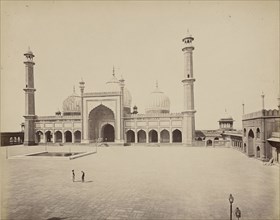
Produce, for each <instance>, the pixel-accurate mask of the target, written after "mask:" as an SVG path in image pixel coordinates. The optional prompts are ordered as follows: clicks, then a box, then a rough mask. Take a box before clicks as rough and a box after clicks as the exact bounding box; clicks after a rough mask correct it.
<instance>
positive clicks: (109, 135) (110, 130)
mask: <svg viewBox="0 0 280 220" xmlns="http://www.w3.org/2000/svg"><path fill="white" fill-rule="evenodd" d="M101 137H102V139H103V141H104V142H114V141H115V129H114V127H113V126H112V125H110V124H106V125H104V126H103V127H102V130H101Z"/></svg>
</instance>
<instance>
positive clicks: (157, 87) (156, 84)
mask: <svg viewBox="0 0 280 220" xmlns="http://www.w3.org/2000/svg"><path fill="white" fill-rule="evenodd" d="M156 88H157V89H158V81H157V80H156Z"/></svg>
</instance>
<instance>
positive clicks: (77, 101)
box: [62, 89, 81, 115]
mask: <svg viewBox="0 0 280 220" xmlns="http://www.w3.org/2000/svg"><path fill="white" fill-rule="evenodd" d="M62 109H63V114H64V115H72V114H75V115H76V114H78V113H80V112H81V97H80V96H79V95H77V94H76V93H75V89H74V91H73V94H72V95H70V96H68V98H67V99H65V100H64V101H63V106H62Z"/></svg>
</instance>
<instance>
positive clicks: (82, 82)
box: [79, 79, 86, 143]
mask: <svg viewBox="0 0 280 220" xmlns="http://www.w3.org/2000/svg"><path fill="white" fill-rule="evenodd" d="M79 84H80V91H81V125H82V135H81V136H82V137H81V138H82V140H81V142H82V143H85V142H86V141H85V131H84V90H85V82H84V80H83V79H82V80H81V82H80V83H79Z"/></svg>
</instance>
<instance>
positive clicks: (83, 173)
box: [82, 171, 85, 182]
mask: <svg viewBox="0 0 280 220" xmlns="http://www.w3.org/2000/svg"><path fill="white" fill-rule="evenodd" d="M82 182H85V172H84V171H82Z"/></svg>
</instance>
